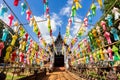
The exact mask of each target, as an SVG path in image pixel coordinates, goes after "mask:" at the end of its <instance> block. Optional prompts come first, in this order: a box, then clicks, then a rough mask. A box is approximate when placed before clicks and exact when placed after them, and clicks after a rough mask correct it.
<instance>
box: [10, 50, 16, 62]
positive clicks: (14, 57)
mask: <svg viewBox="0 0 120 80" xmlns="http://www.w3.org/2000/svg"><path fill="white" fill-rule="evenodd" d="M16 57H17V54H16V51H13V52H12V55H11V61H12V62H14V61H15V59H16Z"/></svg>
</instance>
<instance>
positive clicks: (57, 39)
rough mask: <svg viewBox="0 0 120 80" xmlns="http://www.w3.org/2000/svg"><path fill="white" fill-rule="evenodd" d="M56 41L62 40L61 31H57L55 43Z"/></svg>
mask: <svg viewBox="0 0 120 80" xmlns="http://www.w3.org/2000/svg"><path fill="white" fill-rule="evenodd" d="M58 42H61V43H62V42H63V39H62V36H61V33H60V32H59V34H58V36H57V38H56V40H55V44H57V43H58Z"/></svg>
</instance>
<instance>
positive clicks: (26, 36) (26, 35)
mask: <svg viewBox="0 0 120 80" xmlns="http://www.w3.org/2000/svg"><path fill="white" fill-rule="evenodd" d="M25 38H26V41H27V40H28V33H26V34H25Z"/></svg>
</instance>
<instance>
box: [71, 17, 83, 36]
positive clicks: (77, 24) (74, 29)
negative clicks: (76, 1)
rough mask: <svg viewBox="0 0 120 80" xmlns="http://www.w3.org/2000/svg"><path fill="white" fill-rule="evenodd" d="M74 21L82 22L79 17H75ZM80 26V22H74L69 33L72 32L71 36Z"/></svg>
mask: <svg viewBox="0 0 120 80" xmlns="http://www.w3.org/2000/svg"><path fill="white" fill-rule="evenodd" d="M75 21H77V22H82V20H81V19H79V18H77V17H76V18H75ZM80 27H81V23H76V22H74V26H73V27H72V28H71V34H72V36H74V35H76V33H77V32H78V30H79V29H80Z"/></svg>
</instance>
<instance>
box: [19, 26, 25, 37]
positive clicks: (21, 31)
mask: <svg viewBox="0 0 120 80" xmlns="http://www.w3.org/2000/svg"><path fill="white" fill-rule="evenodd" d="M19 30H20V37H22V36H23V35H24V34H25V30H24V29H23V28H22V27H20V28H19Z"/></svg>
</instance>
